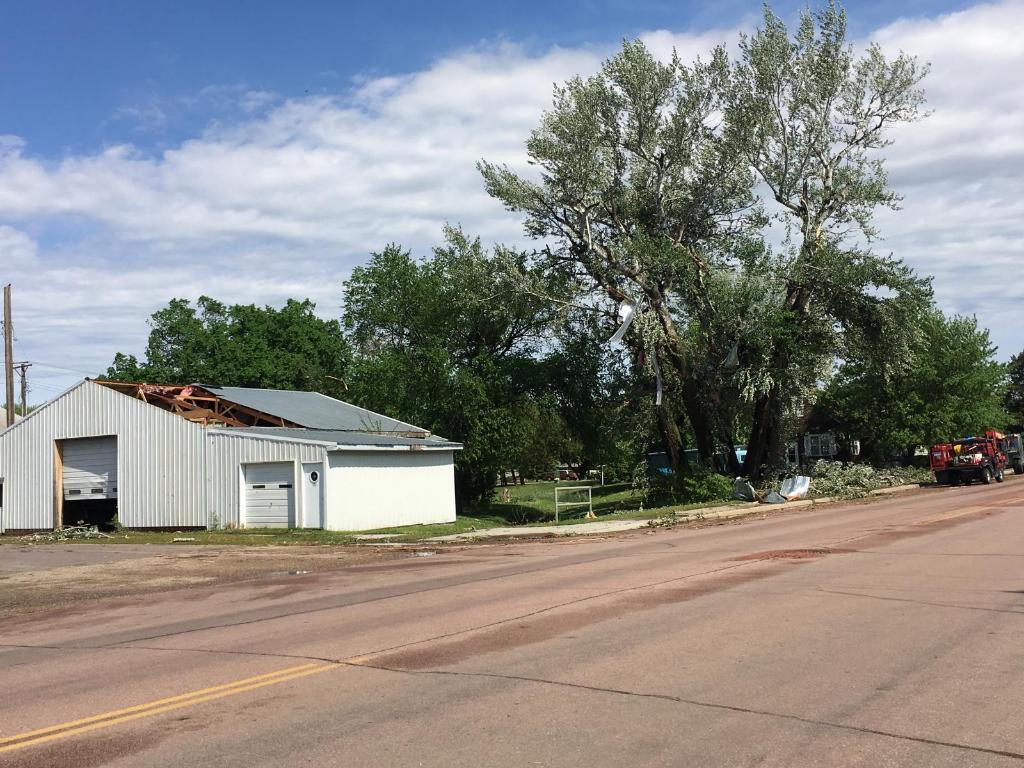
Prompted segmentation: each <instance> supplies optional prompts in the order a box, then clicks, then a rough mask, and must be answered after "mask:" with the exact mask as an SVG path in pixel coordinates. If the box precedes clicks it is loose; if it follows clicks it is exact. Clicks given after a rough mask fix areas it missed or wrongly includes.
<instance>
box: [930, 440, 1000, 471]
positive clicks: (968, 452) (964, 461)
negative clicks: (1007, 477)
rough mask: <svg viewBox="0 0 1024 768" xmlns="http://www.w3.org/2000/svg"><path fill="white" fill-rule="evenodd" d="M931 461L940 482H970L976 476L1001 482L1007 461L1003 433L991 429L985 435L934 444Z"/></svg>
mask: <svg viewBox="0 0 1024 768" xmlns="http://www.w3.org/2000/svg"><path fill="white" fill-rule="evenodd" d="M929 461H930V463H931V468H932V472H934V473H935V482H937V483H946V484H949V485H960V484H961V483H963V484H964V485H970V484H971V483H973V482H974V481H975V480H979V481H981V482H982V483H984V484H985V485H988V484H989V483H991V482H992V481H993V480H995V481H996V482H997V483H1001V482H1003V473H1004V472H1005V470H1006V464H1007V458H1006V453H1005V451H1004V445H1003V435H1001V434H1000V433H999V432H996V431H995V430H989V431H988V432H986V433H985V434H984V436H982V437H965V438H964V439H963V440H956V441H954V442H952V443H939V444H938V445H933V446H932V449H931V451H930V452H929Z"/></svg>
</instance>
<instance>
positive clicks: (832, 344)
mask: <svg viewBox="0 0 1024 768" xmlns="http://www.w3.org/2000/svg"><path fill="white" fill-rule="evenodd" d="M925 73H926V67H924V66H922V65H921V64H919V63H918V62H917V61H916V60H915V59H913V58H912V57H909V56H906V55H903V54H900V55H898V56H896V57H895V58H892V59H888V58H886V57H885V56H884V55H883V53H882V51H881V50H880V49H879V48H878V47H877V46H875V45H871V46H869V47H868V48H867V50H866V52H864V53H863V55H860V56H857V55H855V53H854V51H853V49H852V46H851V45H850V43H849V42H848V40H847V35H846V16H845V13H844V12H843V11H842V10H841V9H840V8H838V7H837V6H836V5H835V4H834V3H830V4H829V5H827V6H826V7H825V8H824V9H822V10H821V11H820V12H818V13H812V12H810V11H804V12H802V13H801V15H800V20H799V24H798V26H797V29H796V31H795V33H793V34H792V35H791V34H790V32H789V30H787V28H786V26H785V24H783V22H782V21H781V20H780V19H779V18H778V17H777V16H775V15H774V14H773V13H772V12H771V11H770V10H768V9H766V10H765V13H764V22H763V24H762V26H761V27H760V28H759V29H758V30H757V31H756V32H755V33H754V34H753V35H752V36H750V37H744V38H743V39H742V40H741V43H740V56H739V58H738V60H737V61H736V62H734V63H733V65H732V67H731V72H730V82H729V87H728V90H727V99H726V120H727V124H728V127H729V130H728V133H729V135H730V136H731V137H732V141H733V143H734V145H735V146H737V147H740V148H741V149H742V152H743V154H744V157H745V158H746V161H747V162H748V163H749V165H750V167H752V168H753V169H754V170H755V171H756V173H757V176H758V179H759V181H760V182H761V186H762V188H764V189H766V190H767V193H768V194H767V197H768V203H769V204H772V205H774V206H776V210H777V211H778V212H779V217H780V219H781V220H782V221H783V222H784V223H785V226H786V248H785V253H786V256H787V258H785V259H784V260H783V261H781V262H780V264H779V268H780V270H779V273H778V279H779V286H778V290H779V293H778V304H779V306H778V313H777V315H776V318H775V320H774V323H773V326H774V327H773V330H772V334H771V337H770V338H766V337H764V336H762V337H761V338H760V339H758V345H757V348H756V349H748V350H747V356H748V357H749V358H753V360H752V361H751V363H752V364H753V365H754V366H755V367H756V368H758V369H759V370H760V374H759V377H758V386H756V387H755V388H753V389H752V390H751V391H750V393H749V394H750V396H751V397H752V398H753V402H754V408H753V414H752V429H751V432H750V437H749V440H748V453H747V464H746V469H747V470H748V472H750V473H751V474H755V475H756V474H757V473H758V471H759V469H760V468H761V467H764V466H770V465H772V464H774V463H776V462H777V461H778V459H779V458H780V455H781V450H782V446H783V438H784V437H785V435H784V434H783V430H782V423H783V416H784V413H785V410H786V408H787V406H788V405H790V404H791V403H792V402H793V399H794V398H795V397H799V396H801V395H802V394H803V393H802V392H801V391H800V390H801V387H800V379H801V378H802V377H803V378H806V376H807V371H808V370H810V371H813V370H814V369H815V368H816V367H821V365H822V363H825V362H830V361H831V359H832V358H833V357H834V356H837V355H838V356H841V357H844V358H850V357H862V356H864V355H868V356H871V355H883V356H887V357H890V358H892V357H897V356H899V355H901V354H902V355H903V356H904V357H905V356H906V354H907V349H908V345H909V343H910V342H911V341H912V337H913V333H911V332H909V331H911V330H912V329H911V328H910V327H909V323H908V322H907V320H908V318H911V317H913V316H914V314H915V313H916V312H918V311H919V310H920V306H921V304H922V303H923V302H925V301H927V300H928V287H927V285H925V284H924V283H921V282H919V281H917V280H915V278H914V276H913V275H912V274H911V273H910V271H909V270H908V269H907V268H906V267H905V266H904V265H903V264H901V263H900V262H899V261H898V260H895V259H892V258H886V257H881V256H878V255H876V254H874V253H873V252H872V251H871V250H870V249H869V247H868V244H869V243H870V242H871V240H872V239H873V238H874V237H875V234H876V233H875V230H874V229H873V227H872V215H873V213H874V211H875V210H876V209H877V208H879V207H882V206H886V207H896V206H897V204H898V200H899V198H898V197H897V195H896V194H895V193H894V192H893V191H892V190H890V189H889V187H888V184H887V179H886V174H885V171H884V168H883V166H882V158H881V155H880V154H879V151H880V150H882V149H883V148H884V147H886V146H887V145H888V143H889V140H888V138H887V134H888V130H889V128H890V127H891V126H892V125H894V124H896V123H906V122H910V121H913V120H916V119H917V118H918V117H919V116H920V108H921V104H922V101H923V93H922V91H921V90H920V89H919V83H920V81H921V79H922V77H923V76H924V75H925ZM744 346H747V345H744ZM742 354H743V350H741V355H742Z"/></svg>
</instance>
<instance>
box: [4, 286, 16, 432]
mask: <svg viewBox="0 0 1024 768" xmlns="http://www.w3.org/2000/svg"><path fill="white" fill-rule="evenodd" d="M4 378H5V380H6V382H7V392H6V394H7V424H8V426H10V425H11V424H13V423H14V329H13V328H12V327H11V286H10V284H7V285H5V286H4Z"/></svg>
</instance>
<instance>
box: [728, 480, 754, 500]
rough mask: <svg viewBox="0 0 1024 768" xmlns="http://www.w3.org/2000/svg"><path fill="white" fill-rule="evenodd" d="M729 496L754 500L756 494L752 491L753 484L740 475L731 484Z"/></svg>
mask: <svg viewBox="0 0 1024 768" xmlns="http://www.w3.org/2000/svg"><path fill="white" fill-rule="evenodd" d="M729 498H730V499H742V500H743V501H754V500H755V499H756V498H757V496H756V494H755V493H754V486H752V485H751V484H750V483H748V482H747V481H746V480H744V479H743V478H742V477H737V478H736V482H735V483H734V484H733V486H732V496H730V497H729Z"/></svg>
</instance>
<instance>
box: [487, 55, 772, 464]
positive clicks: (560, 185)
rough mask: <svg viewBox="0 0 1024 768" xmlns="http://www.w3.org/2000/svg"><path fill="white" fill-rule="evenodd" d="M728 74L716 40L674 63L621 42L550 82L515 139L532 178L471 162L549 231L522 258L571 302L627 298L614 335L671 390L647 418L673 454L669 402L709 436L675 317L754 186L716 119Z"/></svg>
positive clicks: (695, 301)
mask: <svg viewBox="0 0 1024 768" xmlns="http://www.w3.org/2000/svg"><path fill="white" fill-rule="evenodd" d="M726 76H727V67H726V61H725V54H724V53H723V52H722V51H721V50H718V51H716V52H715V53H714V55H713V56H712V58H711V60H710V61H709V62H699V61H698V62H696V63H695V64H693V65H692V66H685V65H683V64H682V63H681V62H680V61H679V60H678V58H676V57H673V58H672V60H671V61H670V62H669V63H667V64H663V63H661V62H658V61H656V60H655V59H654V57H653V56H652V55H651V54H650V52H649V51H648V50H647V49H646V47H645V46H644V44H643V43H641V42H639V41H633V42H627V43H625V44H624V45H623V48H622V50H621V52H620V53H619V54H618V55H617V56H615V57H614V58H612V59H611V60H609V61H608V62H606V63H605V64H604V66H603V67H602V68H601V71H600V72H599V73H598V74H597V75H595V76H593V77H591V78H588V79H586V80H583V79H581V78H574V79H572V80H570V81H569V82H568V83H566V84H565V85H564V86H562V87H559V88H556V89H555V94H554V101H553V105H552V109H551V110H550V111H548V112H547V113H546V114H545V115H544V117H543V118H542V120H541V123H540V125H539V126H538V127H537V128H536V129H535V130H534V131H533V133H532V134H531V136H530V138H529V140H528V141H527V145H526V148H527V152H528V154H529V156H530V159H531V161H532V162H533V164H534V165H535V166H536V167H537V169H538V170H539V180H537V181H535V180H533V179H531V178H526V177H523V176H520V175H517V174H516V173H514V172H513V171H512V170H510V169H509V168H507V167H505V166H502V165H497V164H494V163H490V162H487V161H482V162H481V163H480V164H479V168H480V171H481V173H482V174H483V177H484V180H485V183H486V187H487V191H488V192H489V193H490V194H491V195H492V196H493V197H495V198H497V199H499V200H501V201H502V202H503V203H504V204H505V206H506V207H507V208H508V209H509V210H511V211H514V212H517V213H521V214H523V216H524V217H525V228H526V231H527V233H528V234H529V235H531V236H533V237H536V238H540V239H544V240H545V241H546V242H547V247H545V248H544V249H543V250H542V251H540V252H539V253H538V254H537V255H536V256H535V258H534V259H533V261H532V266H533V268H534V269H536V270H540V271H541V272H543V273H544V274H548V275H559V276H560V277H561V278H562V280H563V282H564V284H565V285H567V286H570V287H573V288H575V294H576V295H575V300H576V301H577V302H580V303H587V304H589V305H590V306H592V307H594V308H597V309H600V310H603V311H604V312H605V313H606V314H607V315H608V316H609V317H614V315H615V309H616V307H617V306H622V305H627V306H628V305H631V306H635V307H636V308H637V310H638V312H639V318H638V320H637V322H636V323H635V324H634V330H633V331H631V332H630V333H629V334H628V335H627V337H626V339H625V341H626V344H627V346H628V348H629V350H630V356H631V358H632V362H633V364H634V365H635V366H636V367H637V369H638V370H644V371H646V372H647V377H648V381H649V387H650V390H651V391H653V390H654V389H655V379H656V378H657V377H658V376H660V377H661V378H662V379H663V380H664V382H665V384H666V386H667V388H668V389H669V390H670V392H671V394H672V397H664V398H662V400H661V403H660V405H659V407H658V423H659V429H660V433H661V435H662V439H663V442H664V444H665V447H666V450H667V451H668V453H669V455H670V456H671V457H672V460H673V464H674V465H675V466H677V467H679V466H680V465H681V456H682V436H683V433H682V431H681V429H680V420H679V417H678V415H677V414H676V413H675V410H674V408H673V404H674V403H681V404H682V407H683V411H684V413H685V415H686V420H688V421H689V422H690V423H691V424H692V425H693V433H694V436H695V438H696V441H697V445H698V448H699V450H700V452H701V454H702V455H703V456H704V457H705V458H707V459H710V456H711V454H712V452H713V450H714V440H713V435H712V431H713V428H712V426H711V425H710V424H709V423H708V420H707V415H708V411H707V409H706V408H705V407H703V404H702V402H701V400H700V398H699V396H698V391H697V380H696V377H695V374H694V372H693V370H692V366H691V363H690V358H689V350H688V349H687V346H686V343H685V340H684V339H683V338H682V331H681V328H680V322H681V320H682V318H684V317H685V316H686V315H687V313H690V312H694V311H699V310H701V309H702V308H703V299H704V296H705V291H704V288H703V285H704V275H705V274H706V273H707V272H708V270H709V269H710V263H711V262H713V261H714V260H716V259H719V258H720V252H719V251H718V250H716V248H715V246H716V245H719V244H721V241H724V240H727V239H728V237H729V236H730V235H731V234H733V233H734V232H735V231H736V229H738V228H739V227H740V226H741V225H742V224H744V223H745V219H744V216H743V213H744V212H745V211H746V209H747V208H748V207H749V205H750V204H751V200H752V198H751V186H752V176H751V173H750V171H749V169H748V168H747V167H746V165H745V163H744V162H742V159H741V158H740V157H739V156H738V155H737V154H736V153H735V151H733V149H732V147H731V145H730V144H729V143H728V142H726V141H725V140H724V138H723V131H722V130H721V129H720V127H718V126H716V124H715V115H716V113H717V111H718V110H719V109H720V108H721V106H722V104H721V99H720V95H721V93H722V91H723V87H724V83H725V78H726ZM655 369H657V370H655Z"/></svg>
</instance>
